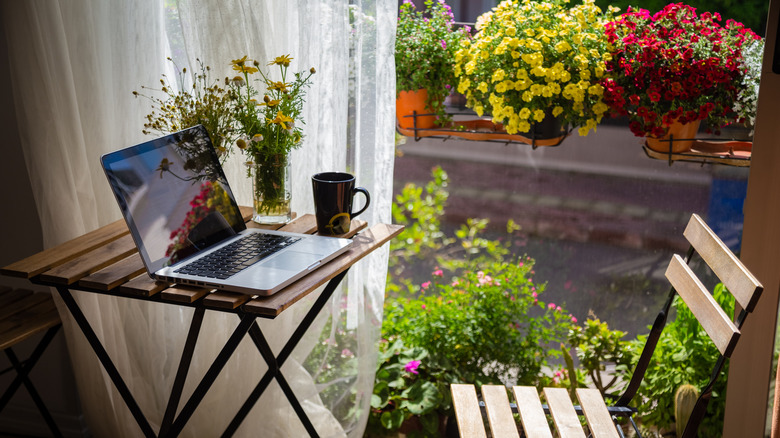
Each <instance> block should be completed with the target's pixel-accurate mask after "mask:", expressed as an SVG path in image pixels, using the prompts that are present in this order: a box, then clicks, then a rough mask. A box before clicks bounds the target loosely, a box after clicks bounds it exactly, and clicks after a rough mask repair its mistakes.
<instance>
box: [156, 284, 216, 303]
mask: <svg viewBox="0 0 780 438" xmlns="http://www.w3.org/2000/svg"><path fill="white" fill-rule="evenodd" d="M210 292H211V290H209V289H204V288H202V287H191V286H184V285H174V286H171V287H169V288H168V289H165V290H163V291H162V292H161V293H160V296H161V297H162V299H163V300H165V301H171V302H174V303H186V304H192V303H194V302H195V301H198V300H199V299H201V298H203V297H204V296H206V295H208V294H209V293H210Z"/></svg>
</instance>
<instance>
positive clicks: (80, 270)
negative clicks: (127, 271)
mask: <svg viewBox="0 0 780 438" xmlns="http://www.w3.org/2000/svg"><path fill="white" fill-rule="evenodd" d="M133 252H136V247H135V243H133V239H132V238H131V237H130V235H129V234H128V235H125V236H123V237H121V238H119V239H116V240H114V241H112V242H109V243H107V244H105V245H104V246H101V247H99V248H97V249H95V250H94V251H91V252H89V253H87V254H83V255H81V256H79V257H76V258H74V259H72V260H70V261H68V262H66V263H63V264H62V265H60V266H57V267H55V268H54V269H51V270H49V271H46V272H44V273H43V274H41V276H40V279H41V281H43V282H47V283H52V284H56V285H70V284H73V283H75V282H76V281H78V280H80V279H81V278H83V277H85V276H87V275H89V274H92V273H94V272H97V271H99V270H101V269H103V268H105V267H106V266H110V265H111V264H113V263H116V262H118V261H119V260H122V259H124V258H125V257H127V256H129V255H130V254H132V253H133Z"/></svg>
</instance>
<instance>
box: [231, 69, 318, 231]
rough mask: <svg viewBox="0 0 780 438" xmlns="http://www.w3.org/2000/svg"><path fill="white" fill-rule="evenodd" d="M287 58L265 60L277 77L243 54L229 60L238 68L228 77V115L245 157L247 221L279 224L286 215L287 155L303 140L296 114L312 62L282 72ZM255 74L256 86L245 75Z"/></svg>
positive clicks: (287, 191)
mask: <svg viewBox="0 0 780 438" xmlns="http://www.w3.org/2000/svg"><path fill="white" fill-rule="evenodd" d="M292 59H293V58H291V57H290V55H282V56H278V57H276V58H274V59H273V60H272V61H271V62H270V63H268V65H274V66H277V67H278V68H279V78H278V80H274V79H272V78H271V77H270V76H268V75H266V74H265V73H264V72H263V71H262V70H261V69H260V63H259V62H258V61H250V60H248V59H247V57H246V56H244V57H243V58H240V59H236V60H233V61H232V65H233V69H234V70H236V71H237V72H239V73H240V75H239V76H236V77H234V78H233V79H232V80H231V81H230V89H231V91H232V92H233V93H234V96H235V106H234V113H233V115H234V117H235V120H236V123H237V129H238V132H239V134H240V138H239V139H238V140H237V141H236V145H237V146H238V148H239V149H241V151H242V152H243V153H244V154H245V155H246V156H247V158H248V161H247V174H248V176H249V177H250V178H251V179H252V194H253V198H254V209H255V213H254V216H253V220H254V221H255V222H258V223H264V224H269V223H285V222H288V221H289V220H290V219H291V214H292V212H291V209H290V197H291V195H290V160H289V154H290V151H291V150H292V149H294V148H297V147H299V146H300V145H301V140H302V139H303V130H302V126H303V124H304V122H303V119H302V118H301V113H302V111H303V104H304V97H305V95H306V88H307V87H308V86H309V80H310V79H311V76H312V75H313V74H314V73H315V69H314V67H312V68H311V69H310V70H309V71H303V72H297V73H295V74H293V75H292V76H290V75H288V71H287V70H288V68H289V67H290V62H291V61H292ZM255 73H259V75H260V78H259V79H257V80H256V82H257V83H259V87H258V88H255V86H253V84H252V83H251V82H250V80H249V78H250V75H254V74H255ZM261 96H262V97H261Z"/></svg>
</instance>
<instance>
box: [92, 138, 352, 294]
mask: <svg viewBox="0 0 780 438" xmlns="http://www.w3.org/2000/svg"><path fill="white" fill-rule="evenodd" d="M100 161H101V163H102V165H103V170H104V171H105V173H106V176H107V177H108V182H109V183H110V185H111V189H112V190H113V192H114V195H115V196H116V199H117V202H119V208H120V209H121V210H122V215H123V216H124V218H125V221H126V222H127V226H128V228H129V229H130V233H131V234H132V236H133V239H134V241H135V244H136V246H137V247H138V252H139V253H140V255H141V258H142V259H143V262H144V265H145V266H146V269H147V271H148V272H149V275H150V276H151V277H152V278H154V279H156V280H162V281H167V282H170V283H180V284H187V285H194V286H201V287H208V288H215V289H222V290H227V291H233V292H241V293H245V294H249V295H270V294H273V293H274V292H277V291H279V290H280V289H282V288H284V287H285V286H287V285H289V284H290V283H292V282H294V281H295V280H297V279H299V278H301V277H303V276H304V275H306V274H307V273H309V272H311V271H312V270H314V269H316V268H317V267H318V266H321V265H322V264H324V263H326V262H327V261H329V260H331V259H333V258H335V257H336V256H338V255H339V254H341V253H343V252H344V251H346V250H347V249H348V248H349V246H350V245H351V243H352V241H351V240H349V239H341V238H333V237H325V236H317V235H308V234H297V233H286V232H281V231H270V230H261V229H255V228H247V227H246V224H245V223H244V220H243V218H242V216H241V212H240V211H239V209H238V205H237V204H236V201H235V197H234V196H233V192H232V191H231V190H230V186H229V185H228V182H227V179H226V178H225V174H224V172H223V170H222V166H221V165H220V163H219V159H218V158H217V154H216V151H215V150H214V146H213V145H212V143H211V140H210V138H209V136H208V133H207V132H206V130H205V129H204V128H203V127H202V126H200V125H199V126H195V127H192V128H188V129H185V130H183V131H179V132H176V133H174V134H170V135H167V136H165V137H162V138H158V139H156V140H152V141H149V142H146V143H142V144H139V145H136V146H132V147H129V148H126V149H122V150H119V151H116V152H112V153H109V154H106V155H103V156H102V157H101V160H100Z"/></svg>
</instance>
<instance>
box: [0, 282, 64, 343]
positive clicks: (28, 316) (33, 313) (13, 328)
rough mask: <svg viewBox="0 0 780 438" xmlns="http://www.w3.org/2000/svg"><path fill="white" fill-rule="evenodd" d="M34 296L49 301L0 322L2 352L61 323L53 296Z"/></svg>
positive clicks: (19, 311)
mask: <svg viewBox="0 0 780 438" xmlns="http://www.w3.org/2000/svg"><path fill="white" fill-rule="evenodd" d="M34 295H44V296H48V299H47V300H43V301H41V302H39V303H37V304H36V305H35V306H32V307H25V308H23V309H20V310H18V311H17V312H14V313H12V314H11V315H9V316H7V317H5V318H3V319H2V320H1V321H0V350H5V349H6V348H8V347H11V346H13V345H15V344H17V343H19V342H21V341H23V340H24V339H26V338H28V337H30V336H32V335H34V334H36V333H38V332H40V331H42V330H46V329H48V328H50V327H54V326H55V325H57V324H59V323H60V315H59V313H57V308H56V306H55V305H54V300H52V299H51V295H48V294H43V293H41V294H34ZM31 298H32V297H31Z"/></svg>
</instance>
